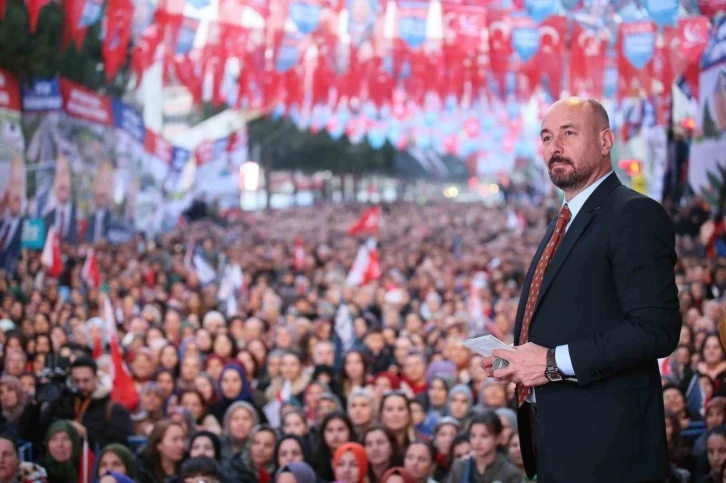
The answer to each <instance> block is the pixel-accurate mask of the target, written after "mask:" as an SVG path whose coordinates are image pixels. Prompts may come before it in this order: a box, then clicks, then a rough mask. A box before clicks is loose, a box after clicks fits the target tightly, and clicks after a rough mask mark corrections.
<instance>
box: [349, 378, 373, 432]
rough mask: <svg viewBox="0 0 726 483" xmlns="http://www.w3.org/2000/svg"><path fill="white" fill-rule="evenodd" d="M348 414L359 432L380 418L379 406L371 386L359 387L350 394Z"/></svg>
mask: <svg viewBox="0 0 726 483" xmlns="http://www.w3.org/2000/svg"><path fill="white" fill-rule="evenodd" d="M348 414H349V415H350V420H351V422H352V423H353V426H355V430H356V433H357V434H359V435H360V434H363V432H364V431H365V430H366V429H367V428H368V427H369V426H371V424H373V422H374V421H376V420H377V419H378V408H377V407H376V400H375V397H374V396H373V392H372V391H371V390H370V389H369V388H367V387H366V388H363V387H357V388H355V389H353V391H351V393H350V394H349V395H348Z"/></svg>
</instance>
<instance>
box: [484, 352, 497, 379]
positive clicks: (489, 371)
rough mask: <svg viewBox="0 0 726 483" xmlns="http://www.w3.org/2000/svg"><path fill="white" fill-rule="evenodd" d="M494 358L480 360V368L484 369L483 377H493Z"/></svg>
mask: <svg viewBox="0 0 726 483" xmlns="http://www.w3.org/2000/svg"><path fill="white" fill-rule="evenodd" d="M493 366H494V357H492V356H490V357H483V358H482V360H481V368H482V369H484V375H485V376H487V377H494V367H493Z"/></svg>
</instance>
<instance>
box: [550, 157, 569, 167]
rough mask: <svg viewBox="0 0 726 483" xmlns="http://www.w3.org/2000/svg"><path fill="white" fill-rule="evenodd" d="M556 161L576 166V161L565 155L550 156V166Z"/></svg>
mask: <svg viewBox="0 0 726 483" xmlns="http://www.w3.org/2000/svg"><path fill="white" fill-rule="evenodd" d="M555 163H563V164H569V165H570V166H574V163H573V162H572V160H571V159H569V158H566V157H564V156H552V157H551V158H550V162H549V163H548V164H547V165H548V166H549V167H550V168H551V167H552V165H553V164H555Z"/></svg>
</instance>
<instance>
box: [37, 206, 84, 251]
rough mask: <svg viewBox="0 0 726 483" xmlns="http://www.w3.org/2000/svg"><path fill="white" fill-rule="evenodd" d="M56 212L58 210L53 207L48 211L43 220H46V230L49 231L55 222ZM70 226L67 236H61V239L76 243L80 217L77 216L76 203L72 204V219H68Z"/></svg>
mask: <svg viewBox="0 0 726 483" xmlns="http://www.w3.org/2000/svg"><path fill="white" fill-rule="evenodd" d="M55 213H56V210H55V209H53V210H51V211H49V212H48V213H46V215H45V216H44V217H43V220H44V221H45V231H46V233H48V230H49V229H50V227H51V226H53V224H55ZM68 223H69V226H68V230H67V231H66V236H61V241H64V242H68V243H72V244H75V243H76V242H77V241H78V217H77V216H76V204H75V203H72V204H71V216H70V220H68Z"/></svg>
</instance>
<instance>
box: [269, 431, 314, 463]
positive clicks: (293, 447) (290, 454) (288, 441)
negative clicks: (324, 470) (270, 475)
mask: <svg viewBox="0 0 726 483" xmlns="http://www.w3.org/2000/svg"><path fill="white" fill-rule="evenodd" d="M311 458H312V456H311V454H310V447H309V446H308V444H307V441H305V440H304V439H303V438H302V437H300V436H298V435H296V434H286V435H284V436H283V437H281V438H280V439H279V440H278V441H277V447H276V448H275V457H274V459H275V464H276V465H277V467H278V468H281V467H283V466H285V465H287V464H289V463H292V462H294V461H310V460H311Z"/></svg>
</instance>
